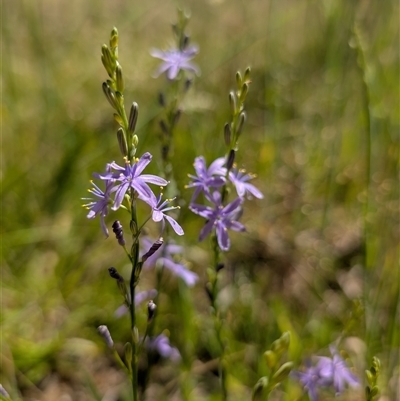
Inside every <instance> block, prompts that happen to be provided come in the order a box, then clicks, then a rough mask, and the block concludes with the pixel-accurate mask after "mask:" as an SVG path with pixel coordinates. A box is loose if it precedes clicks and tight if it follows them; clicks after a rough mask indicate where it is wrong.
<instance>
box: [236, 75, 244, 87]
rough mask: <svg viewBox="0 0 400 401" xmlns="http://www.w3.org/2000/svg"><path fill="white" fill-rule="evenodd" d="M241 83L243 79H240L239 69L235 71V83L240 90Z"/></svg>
mask: <svg viewBox="0 0 400 401" xmlns="http://www.w3.org/2000/svg"><path fill="white" fill-rule="evenodd" d="M242 84H243V80H242V74H241V73H240V71H237V72H236V85H237V88H238V90H240V88H241V87H242Z"/></svg>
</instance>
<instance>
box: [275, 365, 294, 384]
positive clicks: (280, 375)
mask: <svg viewBox="0 0 400 401" xmlns="http://www.w3.org/2000/svg"><path fill="white" fill-rule="evenodd" d="M292 369H293V362H286V363H284V364H283V365H282V366H281V367H280V368H279V369H278V370H277V371H276V372H275V373H274V375H273V376H272V380H273V381H274V383H280V382H282V381H283V380H285V379H286V378H287V377H288V376H289V373H290V371H291V370H292Z"/></svg>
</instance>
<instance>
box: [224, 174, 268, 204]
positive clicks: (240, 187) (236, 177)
mask: <svg viewBox="0 0 400 401" xmlns="http://www.w3.org/2000/svg"><path fill="white" fill-rule="evenodd" d="M254 177H255V176H254V175H252V174H249V173H246V171H245V170H238V169H237V168H235V167H234V168H232V170H231V171H229V180H230V181H231V182H232V184H233V185H234V186H235V188H236V191H237V194H238V195H239V196H240V197H241V198H243V197H244V196H245V195H246V194H247V197H249V196H251V195H253V196H255V197H256V198H258V199H262V198H264V195H263V194H262V193H261V192H260V191H259V190H258V189H257V188H256V187H255V186H254V185H252V184H249V183H248V182H247V181H249V180H251V179H253V178H254Z"/></svg>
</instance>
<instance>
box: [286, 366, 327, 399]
mask: <svg viewBox="0 0 400 401" xmlns="http://www.w3.org/2000/svg"><path fill="white" fill-rule="evenodd" d="M291 375H292V376H294V377H296V378H297V379H298V380H299V381H300V383H301V384H302V385H303V387H304V389H305V390H306V391H307V392H308V396H309V397H310V400H311V401H318V392H317V388H318V386H320V385H321V381H320V380H321V378H320V377H319V370H318V368H316V367H313V366H309V367H308V368H307V370H306V371H304V372H300V371H293V372H292V373H291Z"/></svg>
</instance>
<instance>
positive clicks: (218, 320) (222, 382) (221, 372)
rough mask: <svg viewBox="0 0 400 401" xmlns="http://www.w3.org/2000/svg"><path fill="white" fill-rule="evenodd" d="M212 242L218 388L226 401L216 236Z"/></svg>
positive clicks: (212, 281)
mask: <svg viewBox="0 0 400 401" xmlns="http://www.w3.org/2000/svg"><path fill="white" fill-rule="evenodd" d="M212 242H213V251H214V268H215V271H214V272H213V274H212V276H211V306H212V310H213V314H214V327H215V333H216V335H217V341H218V344H219V346H220V349H221V350H220V355H219V366H218V373H219V378H220V387H221V393H222V400H223V401H225V400H227V399H228V391H227V388H226V369H225V366H224V362H223V360H224V353H225V344H224V342H223V340H222V336H221V334H222V320H221V315H220V311H219V310H218V303H217V296H218V266H219V254H220V252H219V246H218V240H217V235H214V236H213V237H212Z"/></svg>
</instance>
